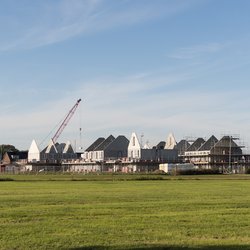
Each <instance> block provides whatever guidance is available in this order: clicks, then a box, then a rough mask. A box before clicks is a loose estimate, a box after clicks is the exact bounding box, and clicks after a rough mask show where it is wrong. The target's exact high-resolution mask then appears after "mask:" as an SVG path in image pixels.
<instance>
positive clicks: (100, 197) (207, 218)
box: [0, 175, 250, 250]
mask: <svg viewBox="0 0 250 250" xmlns="http://www.w3.org/2000/svg"><path fill="white" fill-rule="evenodd" d="M139 177H141V176H137V177H128V176H127V177H126V176H125V175H122V176H115V177H114V176H112V175H107V176H105V175H104V176H94V177H93V176H90V177H88V176H83V175H76V176H70V175H37V176H35V175H33V176H32V175H31V176H22V175H17V176H1V175H0V180H1V178H2V179H4V178H12V179H14V180H15V181H0V227H1V228H0V249H174V250H179V249H250V179H249V177H248V176H239V177H238V178H235V177H233V176H229V177H225V176H221V177H218V176H214V177H211V176H210V177H208V176H207V177H199V176H198V177H197V176H196V177H194V176H192V177H173V178H170V177H163V180H146V179H147V178H148V179H150V178H151V179H153V178H156V177H159V176H151V177H150V178H149V176H144V177H143V178H139ZM146 177H147V178H146ZM72 180H78V181H72ZM87 180H91V181H87ZM94 180H95V181H94ZM126 180H129V181H126ZM142 180H143V181H142Z"/></svg>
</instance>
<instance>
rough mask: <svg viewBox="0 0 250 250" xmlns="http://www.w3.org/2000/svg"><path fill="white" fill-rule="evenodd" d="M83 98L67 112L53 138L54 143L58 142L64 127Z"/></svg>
mask: <svg viewBox="0 0 250 250" xmlns="http://www.w3.org/2000/svg"><path fill="white" fill-rule="evenodd" d="M80 101H81V99H78V100H77V102H76V104H75V105H74V106H73V107H72V108H71V110H70V111H69V113H68V114H67V116H66V118H65V119H64V120H63V122H62V124H61V125H60V127H59V128H58V130H57V131H56V133H55V135H54V136H53V138H52V141H53V142H54V143H56V142H57V139H58V137H59V136H60V135H61V133H62V132H63V130H64V128H65V127H66V126H67V125H68V123H69V121H70V119H71V117H72V116H73V115H74V113H75V111H76V109H77V107H78V105H79V103H80Z"/></svg>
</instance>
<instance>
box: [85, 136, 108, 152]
mask: <svg viewBox="0 0 250 250" xmlns="http://www.w3.org/2000/svg"><path fill="white" fill-rule="evenodd" d="M104 141H105V138H103V137H99V138H98V139H97V140H95V141H94V142H93V143H92V144H91V145H90V146H89V147H88V148H87V149H86V150H85V151H87V152H89V151H93V150H94V149H95V148H96V147H98V146H99V145H100V144H101V143H103V142H104Z"/></svg>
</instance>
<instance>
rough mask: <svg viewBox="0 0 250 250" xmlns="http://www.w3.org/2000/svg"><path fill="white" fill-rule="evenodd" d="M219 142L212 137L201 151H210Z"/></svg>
mask: <svg viewBox="0 0 250 250" xmlns="http://www.w3.org/2000/svg"><path fill="white" fill-rule="evenodd" d="M217 142H218V139H217V138H216V137H215V136H214V135H212V136H211V137H210V138H209V139H208V140H207V141H206V142H205V143H204V144H203V145H202V146H201V147H200V148H199V151H208V150H211V148H212V147H213V146H214V145H215V144H216V143H217Z"/></svg>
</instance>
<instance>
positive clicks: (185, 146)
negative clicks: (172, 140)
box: [175, 140, 190, 153]
mask: <svg viewBox="0 0 250 250" xmlns="http://www.w3.org/2000/svg"><path fill="white" fill-rule="evenodd" d="M189 147H190V143H189V142H188V141H187V140H181V141H180V142H178V143H177V145H176V146H175V148H176V149H177V150H178V152H179V153H184V152H185V151H186V150H187V149H188V148H189Z"/></svg>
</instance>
